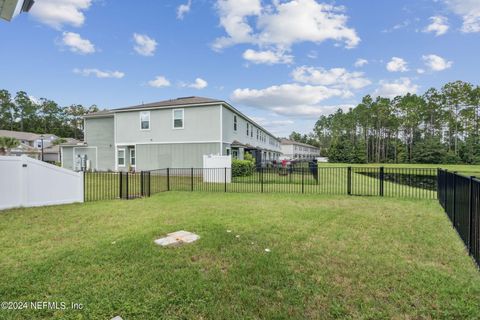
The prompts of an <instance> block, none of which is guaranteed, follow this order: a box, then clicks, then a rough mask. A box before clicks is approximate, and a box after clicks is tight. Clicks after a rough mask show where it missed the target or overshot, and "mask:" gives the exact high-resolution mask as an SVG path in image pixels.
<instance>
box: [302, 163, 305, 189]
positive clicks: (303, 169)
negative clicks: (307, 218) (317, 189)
mask: <svg viewBox="0 0 480 320" xmlns="http://www.w3.org/2000/svg"><path fill="white" fill-rule="evenodd" d="M302 193H305V168H304V167H302Z"/></svg>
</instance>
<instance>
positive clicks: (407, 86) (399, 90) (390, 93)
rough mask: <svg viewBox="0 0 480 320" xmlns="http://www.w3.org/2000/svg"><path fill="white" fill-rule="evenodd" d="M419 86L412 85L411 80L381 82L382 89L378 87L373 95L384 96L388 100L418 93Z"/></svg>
mask: <svg viewBox="0 0 480 320" xmlns="http://www.w3.org/2000/svg"><path fill="white" fill-rule="evenodd" d="M418 88H419V87H418V85H416V84H414V83H412V80H410V79H409V78H400V79H398V80H395V81H380V87H378V88H377V89H376V90H375V91H374V93H373V95H374V96H375V97H376V96H382V97H386V98H395V97H397V96H402V95H405V94H407V93H412V94H414V93H417V91H418Z"/></svg>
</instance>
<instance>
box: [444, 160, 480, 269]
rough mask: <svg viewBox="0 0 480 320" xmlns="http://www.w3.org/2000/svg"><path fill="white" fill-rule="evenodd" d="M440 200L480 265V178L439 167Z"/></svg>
mask: <svg viewBox="0 0 480 320" xmlns="http://www.w3.org/2000/svg"><path fill="white" fill-rule="evenodd" d="M438 200H439V202H440V205H441V206H442V207H443V209H444V210H445V212H446V214H447V216H448V218H449V219H450V221H451V222H452V225H453V227H454V228H455V230H457V232H458V235H459V236H460V238H461V239H462V240H463V243H464V244H465V247H466V248H467V250H468V252H469V254H470V255H471V256H472V257H473V259H474V260H475V262H476V263H477V265H478V266H479V267H480V180H478V179H476V178H474V177H465V176H462V175H459V174H457V173H455V172H448V171H447V170H442V169H438Z"/></svg>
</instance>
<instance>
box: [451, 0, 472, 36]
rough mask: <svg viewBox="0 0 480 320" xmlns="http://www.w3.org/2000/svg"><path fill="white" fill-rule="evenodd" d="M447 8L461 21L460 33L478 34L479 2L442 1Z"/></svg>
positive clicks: (466, 0)
mask: <svg viewBox="0 0 480 320" xmlns="http://www.w3.org/2000/svg"><path fill="white" fill-rule="evenodd" d="M443 1H444V2H445V3H446V5H447V7H448V8H449V9H450V10H451V11H452V12H453V13H455V14H457V15H459V16H461V17H462V19H463V25H462V32H465V33H473V32H480V1H478V0H443Z"/></svg>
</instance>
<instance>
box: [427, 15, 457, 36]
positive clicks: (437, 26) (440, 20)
mask: <svg viewBox="0 0 480 320" xmlns="http://www.w3.org/2000/svg"><path fill="white" fill-rule="evenodd" d="M449 28H450V26H449V25H448V19H447V18H446V17H443V16H433V17H430V24H429V25H428V26H427V27H426V28H425V29H424V30H423V32H427V33H428V32H433V33H435V35H436V36H437V37H438V36H441V35H443V34H445V33H447V31H448V29H449Z"/></svg>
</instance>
